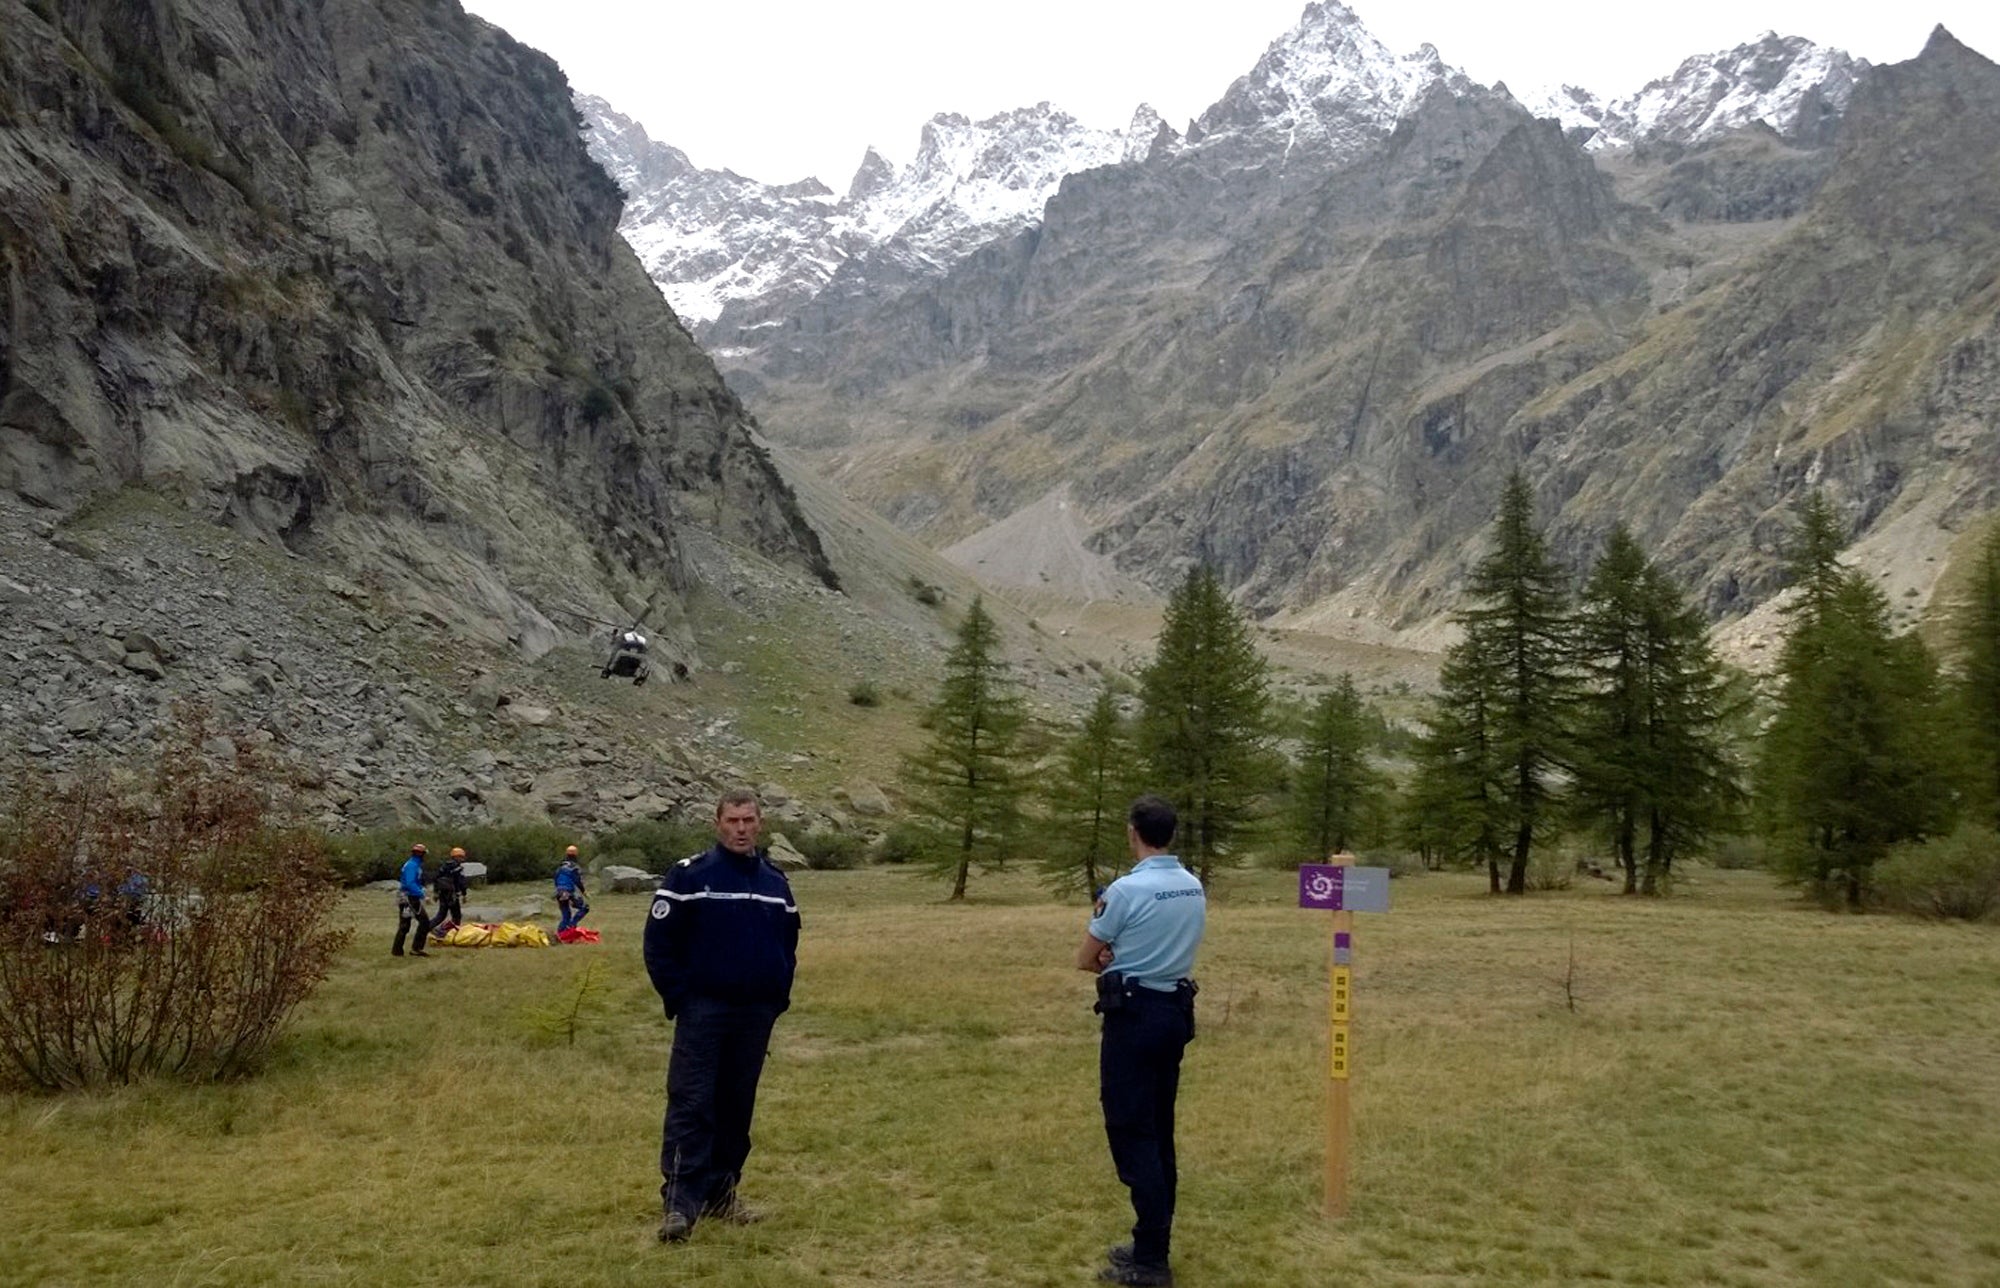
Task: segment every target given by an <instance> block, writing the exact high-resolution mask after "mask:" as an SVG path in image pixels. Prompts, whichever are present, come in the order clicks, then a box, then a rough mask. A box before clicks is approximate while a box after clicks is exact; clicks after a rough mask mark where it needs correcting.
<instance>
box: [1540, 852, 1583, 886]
mask: <svg viewBox="0 0 2000 1288" xmlns="http://www.w3.org/2000/svg"><path fill="white" fill-rule="evenodd" d="M1575 880H1576V856H1575V855H1573V854H1564V853H1558V852H1557V851H1556V850H1554V849H1551V848H1549V847H1547V846H1544V847H1542V848H1541V849H1539V850H1536V851H1535V852H1534V853H1533V854H1531V855H1529V856H1528V889H1530V890H1567V889H1569V888H1570V886H1571V884H1572V883H1574V882H1575Z"/></svg>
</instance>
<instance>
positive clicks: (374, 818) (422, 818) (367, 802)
mask: <svg viewBox="0 0 2000 1288" xmlns="http://www.w3.org/2000/svg"><path fill="white" fill-rule="evenodd" d="M443 816H444V811H443V810H441V809H439V808H438V805H437V802H436V801H433V800H432V799H431V798H430V797H429V796H427V795H426V794H425V793H423V792H420V791H418V790H416V789H415V788H414V787H388V788H384V789H382V790H381V791H378V792H373V793H370V794H369V795H367V796H363V797H361V798H359V799H358V800H356V801H355V802H354V803H353V804H352V805H349V806H348V807H347V819H348V821H349V822H350V823H352V824H354V825H355V826H356V827H358V828H360V829H361V830H363V831H367V832H374V831H386V830H388V829H390V828H398V827H417V826H429V825H433V824H435V823H436V822H437V821H438V820H439V819H440V818H442V817H443Z"/></svg>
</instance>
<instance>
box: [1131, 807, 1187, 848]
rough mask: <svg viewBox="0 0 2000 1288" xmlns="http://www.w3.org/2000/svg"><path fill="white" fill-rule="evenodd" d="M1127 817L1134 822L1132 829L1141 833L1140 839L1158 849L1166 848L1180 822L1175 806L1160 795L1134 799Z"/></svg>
mask: <svg viewBox="0 0 2000 1288" xmlns="http://www.w3.org/2000/svg"><path fill="white" fill-rule="evenodd" d="M1125 818H1126V821H1127V822H1129V823H1131V824H1132V830H1133V831H1135V832H1137V833H1138V834H1139V839H1140V840H1142V841H1144V842H1145V843H1146V844H1147V845H1149V846H1151V847H1152V848H1153V849H1156V850H1161V849H1165V848H1166V846H1167V843H1168V842H1169V841H1172V840H1173V839H1174V828H1175V826H1177V825H1178V824H1179V823H1180V817H1179V816H1178V815H1176V814H1175V813H1174V807H1173V806H1171V805H1169V804H1167V802H1166V801H1164V800H1162V799H1160V798H1159V797H1158V796H1141V797H1140V798H1139V799H1138V800H1135V801H1133V802H1132V809H1131V812H1130V813H1128V814H1127V815H1126V816H1125Z"/></svg>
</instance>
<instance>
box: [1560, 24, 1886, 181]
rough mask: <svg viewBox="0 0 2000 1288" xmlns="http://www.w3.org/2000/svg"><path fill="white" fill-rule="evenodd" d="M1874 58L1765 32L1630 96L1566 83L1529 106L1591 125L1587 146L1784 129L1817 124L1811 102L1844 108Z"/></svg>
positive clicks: (1568, 124) (1566, 123)
mask: <svg viewBox="0 0 2000 1288" xmlns="http://www.w3.org/2000/svg"><path fill="white" fill-rule="evenodd" d="M1867 69H1868V63H1867V62H1866V61H1865V60H1863V59H1859V58H1855V57H1853V56H1851V55H1849V54H1847V53H1846V52H1844V51H1842V50H1839V49H1832V48H1828V47H1825V46H1821V45H1816V44H1814V43H1813V42H1812V41H1810V40H1806V39H1803V38H1802V37H1799V36H1780V35H1778V34H1777V33H1776V32H1770V31H1767V32H1765V33H1764V34H1763V35H1762V36H1760V37H1758V38H1757V39H1756V40H1754V41H1752V42H1750V43H1749V44H1747V45H1738V46H1737V47H1736V48H1734V49H1727V50H1723V51H1720V52H1718V53H1713V54H1702V55H1699V56H1697V57H1694V58H1690V59H1688V60H1686V61H1685V62H1683V63H1682V64H1681V65H1680V66H1679V67H1677V68H1675V69H1674V72H1673V74H1672V75H1670V76H1663V77H1661V78H1659V79H1658V80H1655V81H1652V82H1650V83H1648V84H1647V85H1646V86H1645V88H1643V89H1641V90H1640V91H1639V92H1638V93H1636V94H1633V95H1631V96H1629V97H1627V98H1621V99H1614V100H1612V101H1611V102H1609V103H1600V102H1599V101H1598V99H1597V98H1596V96H1595V95H1593V94H1591V93H1590V92H1589V91H1588V90H1582V89H1578V88H1576V87H1575V86H1567V85H1566V86H1564V87H1563V88H1562V89H1561V90H1558V91H1554V92H1544V93H1542V94H1537V95H1531V96H1529V97H1527V98H1526V99H1524V100H1523V103H1524V105H1525V106H1526V107H1527V108H1528V109H1529V110H1530V111H1533V112H1534V113H1535V114H1536V115H1538V116H1552V117H1555V118H1556V119H1557V120H1558V121H1560V122H1562V124H1563V127H1564V128H1565V129H1571V128H1577V127H1582V126H1586V125H1587V126H1589V127H1591V128H1592V130H1593V131H1594V132H1593V133H1592V134H1591V135H1590V137H1589V139H1588V141H1587V142H1586V143H1585V144H1584V146H1585V147H1587V148H1590V149H1592V150H1593V151H1595V150H1598V149H1602V148H1611V147H1626V146H1630V145H1631V144H1634V143H1638V142H1642V141H1645V140H1659V141H1663V142H1669V143H1699V142H1701V141H1703V140H1704V139H1710V138H1713V137H1715V136H1716V135H1718V134H1722V133H1724V132H1726V131H1729V130H1735V129H1741V128H1742V127H1744V126H1746V125H1749V124H1752V123H1753V122H1762V123H1763V124H1765V125H1768V126H1770V127H1771V128H1772V129H1774V130H1776V131H1777V132H1778V133H1780V134H1794V133H1798V132H1800V131H1802V130H1806V129H1809V128H1811V127H1812V126H1813V125H1815V124H1816V122H1814V121H1810V120H1802V119H1801V117H1800V113H1801V111H1802V110H1804V109H1805V108H1806V107H1807V105H1808V103H1811V104H1813V105H1814V107H1815V109H1816V110H1819V111H1835V112H1837V111H1840V110H1842V109H1844V108H1845V107H1846V106H1847V100H1848V98H1849V96H1851V95H1852V94H1853V92H1854V82H1855V80H1856V79H1857V78H1859V77H1860V76H1861V75H1862V74H1863V73H1864V72H1866V71H1867Z"/></svg>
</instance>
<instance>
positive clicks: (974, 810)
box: [902, 598, 1023, 900]
mask: <svg viewBox="0 0 2000 1288" xmlns="http://www.w3.org/2000/svg"><path fill="white" fill-rule="evenodd" d="M927 719H928V724H929V727H930V738H929V739H928V740H927V741H926V743H925V744H924V747H923V749H922V750H921V751H920V752H918V753H917V754H915V755H912V756H908V757H905V759H904V761H903V769H902V776H903V779H904V781H905V782H906V783H907V784H908V785H909V787H910V788H911V805H912V807H913V811H914V812H915V814H916V815H917V817H918V819H919V821H920V822H921V823H923V824H924V825H925V826H926V827H927V828H928V829H929V830H931V831H933V832H935V833H936V834H937V835H938V837H939V843H938V844H937V845H936V846H935V847H934V849H933V850H932V859H931V866H932V868H933V870H934V871H935V872H936V874H937V875H938V876H940V877H950V878H951V881H952V887H951V897H952V898H953V899H954V900H957V899H963V898H965V887H966V881H967V878H968V876H969V874H970V873H971V871H972V869H973V867H974V866H975V865H977V866H980V867H981V868H990V867H997V866H999V864H1000V863H1001V862H1003V861H1004V860H1005V858H1006V847H1007V845H1008V844H1009V842H1010V841H1011V839H1012V837H1013V835H1014V833H1015V830H1016V828H1017V827H1018V825H1019V821H1020V796H1021V783H1020V769H1019V765H1018V754H1019V752H1018V746H1019V738H1020V733H1021V726H1022V722H1023V712H1022V704H1021V698H1020V694H1019V692H1018V691H1017V690H1016V688H1015V686H1014V683H1013V680H1012V678H1011V677H1010V675H1009V673H1008V666H1007V663H1006V660H1005V659H1004V658H1002V657H1001V656H1000V628H999V626H998V625H997V624H996V623H995V622H994V620H993V618H992V616H991V615H990V614H989V613H987V611H986V606H985V604H984V603H983V602H982V601H981V600H980V599H978V598H974V599H973V601H972V607H971V608H969V609H968V610H967V611H966V614H965V620H964V621H963V622H962V623H960V625H959V628H958V641H957V643H956V644H954V645H953V646H952V649H951V652H950V653H949V654H947V655H946V657H945V663H944V679H943V681H942V682H941V683H940V685H939V687H938V695H937V699H936V701H934V702H932V703H931V705H930V708H929V709H928V712H927Z"/></svg>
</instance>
